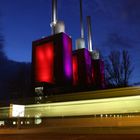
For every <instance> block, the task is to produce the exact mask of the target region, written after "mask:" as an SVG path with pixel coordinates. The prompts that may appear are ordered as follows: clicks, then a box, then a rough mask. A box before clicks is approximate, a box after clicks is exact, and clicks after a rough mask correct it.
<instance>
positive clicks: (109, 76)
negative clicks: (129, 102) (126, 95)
mask: <svg viewBox="0 0 140 140" xmlns="http://www.w3.org/2000/svg"><path fill="white" fill-rule="evenodd" d="M132 71H133V68H132V61H131V59H130V56H129V54H128V51H126V50H123V51H122V52H120V51H112V52H111V53H110V55H109V56H108V59H107V60H106V61H105V75H106V84H107V85H108V86H109V87H126V86H128V85H129V80H130V76H131V74H132Z"/></svg>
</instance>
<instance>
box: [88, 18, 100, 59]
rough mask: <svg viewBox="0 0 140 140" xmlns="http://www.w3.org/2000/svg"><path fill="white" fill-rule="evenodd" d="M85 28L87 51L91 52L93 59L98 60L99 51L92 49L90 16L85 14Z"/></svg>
mask: <svg viewBox="0 0 140 140" xmlns="http://www.w3.org/2000/svg"><path fill="white" fill-rule="evenodd" d="M87 28H88V50H89V52H91V55H92V58H93V59H94V60H98V59H99V58H100V54H99V51H98V50H95V49H93V46H92V28H91V18H90V16H87Z"/></svg>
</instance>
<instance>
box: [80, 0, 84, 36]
mask: <svg viewBox="0 0 140 140" xmlns="http://www.w3.org/2000/svg"><path fill="white" fill-rule="evenodd" d="M80 24H81V38H84V24H83V10H82V0H80Z"/></svg>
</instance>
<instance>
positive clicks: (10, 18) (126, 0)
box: [0, 0, 140, 82]
mask: <svg viewBox="0 0 140 140" xmlns="http://www.w3.org/2000/svg"><path fill="white" fill-rule="evenodd" d="M139 6H140V1H139V0H83V12H84V21H86V16H87V15H90V16H91V18H92V30H93V45H94V46H93V47H94V48H98V49H99V50H101V52H102V54H103V55H104V56H107V55H108V54H109V52H110V51H111V50H120V49H126V50H128V51H129V53H130V55H131V57H132V62H133V65H134V67H135V71H134V72H133V78H132V82H139V81H140V73H139V69H140V61H139V60H140V40H139V37H140V8H139ZM0 10H1V21H0V22H1V23H0V24H1V30H2V34H3V35H4V39H5V47H4V49H5V53H6V55H7V56H8V58H9V59H12V60H15V61H19V62H23V61H24V62H31V50H32V41H33V40H36V39H39V38H41V37H43V36H48V35H50V34H51V29H50V22H51V0H0ZM58 18H59V19H60V20H63V21H64V22H65V26H66V33H67V34H69V35H70V36H72V39H73V49H74V46H75V39H76V38H79V37H80V26H79V25H80V23H79V0H58ZM86 35H87V33H86V22H85V38H87V37H86Z"/></svg>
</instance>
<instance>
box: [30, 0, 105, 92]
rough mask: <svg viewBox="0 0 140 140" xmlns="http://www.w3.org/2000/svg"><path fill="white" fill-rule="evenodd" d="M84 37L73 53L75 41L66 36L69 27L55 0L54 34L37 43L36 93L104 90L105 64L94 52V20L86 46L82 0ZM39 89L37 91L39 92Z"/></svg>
mask: <svg viewBox="0 0 140 140" xmlns="http://www.w3.org/2000/svg"><path fill="white" fill-rule="evenodd" d="M80 23H81V37H80V38H78V39H77V40H76V50H73V51H72V39H71V37H70V36H69V35H67V34H66V33H65V24H64V22H63V21H59V20H58V19H57V0H52V22H51V30H52V35H51V36H48V37H45V38H42V39H39V40H36V41H33V45H32V83H33V91H34V92H36V91H37V92H38V91H39V89H40V90H42V91H39V93H42V94H43V95H50V94H60V93H68V92H75V91H82V90H84V91H85V90H91V89H92V90H93V89H103V88H104V87H105V86H104V85H105V81H104V64H103V60H101V59H100V57H99V52H98V51H97V50H93V49H92V48H93V46H92V32H91V21H90V17H89V16H88V17H87V25H88V49H87V48H86V45H85V39H84V27H83V13H82V0H80ZM36 89H37V90H36Z"/></svg>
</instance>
